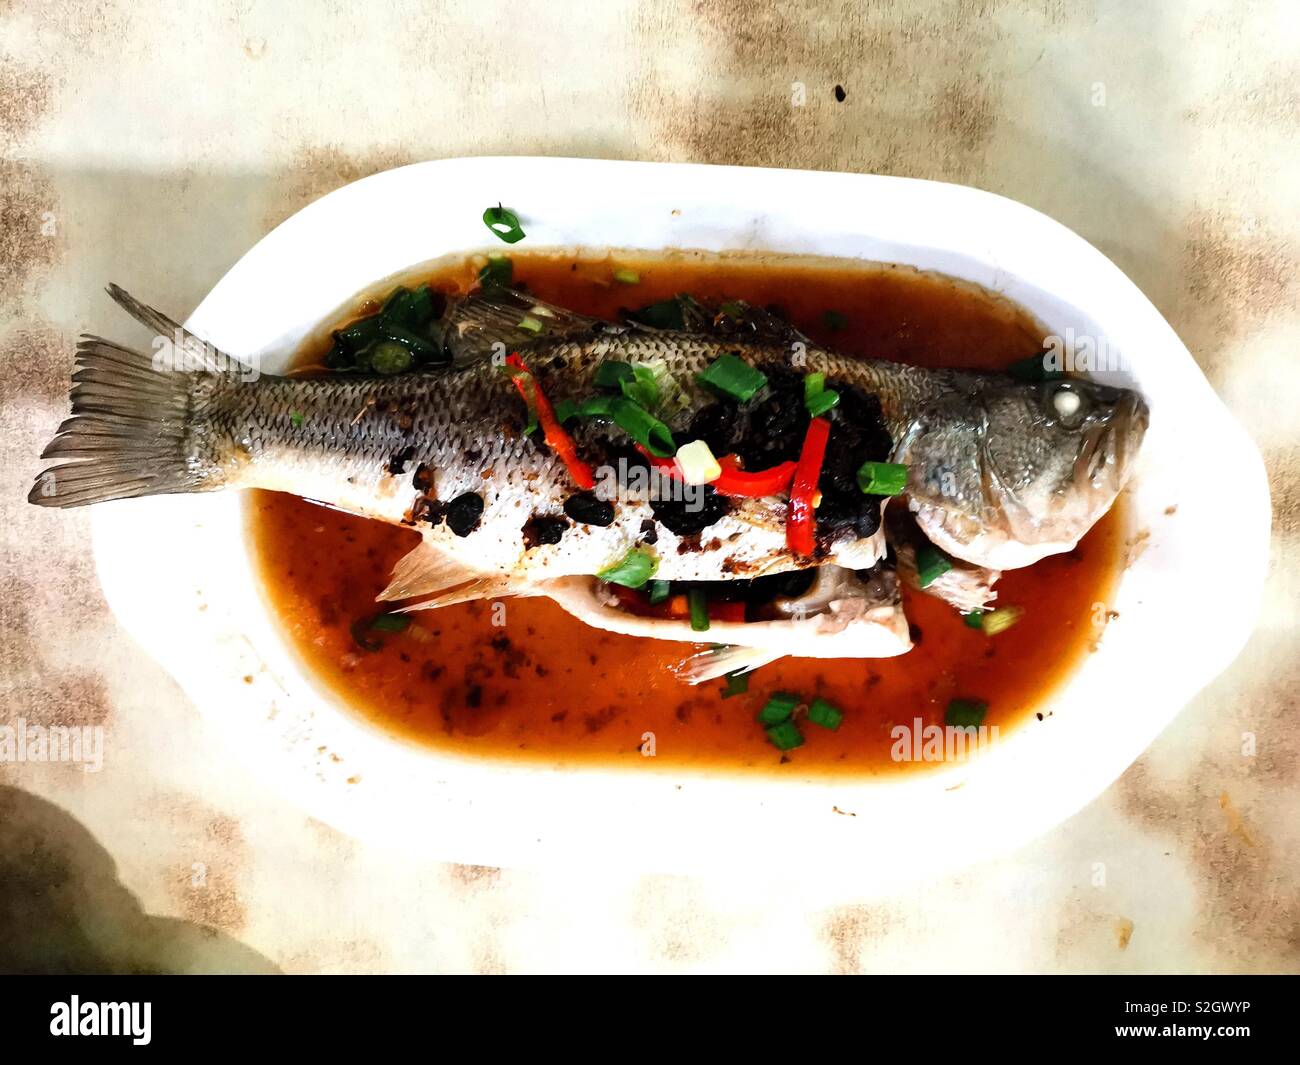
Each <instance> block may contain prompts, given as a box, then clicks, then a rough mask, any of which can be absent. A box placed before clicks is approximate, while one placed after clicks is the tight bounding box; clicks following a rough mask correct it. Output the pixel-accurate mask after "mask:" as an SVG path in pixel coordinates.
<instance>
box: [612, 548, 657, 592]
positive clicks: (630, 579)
mask: <svg viewBox="0 0 1300 1065" xmlns="http://www.w3.org/2000/svg"><path fill="white" fill-rule="evenodd" d="M658 568H659V560H658V559H657V558H655V556H654V555H652V554H650V552H649V551H644V550H642V549H641V548H639V547H634V548H632V550H631V551H629V552H628V553H627V554H626V555H624V556H623V557H622V558H621V559H619V561H617V562H615V563H614V564H613V565H612V566H607V567H606V568H605V569H603V570H600V571H599V572H598V573H597V574H596V576H597V577H599V578H600V579H601V580H602V581H609V582H610V583H611V584H621V585H622V586H623V587H624V588H641V587H643V586H644V585H645V582H646V581H648V580H649V579H650V578H651V577H653V576H654V574H655V570H657V569H658Z"/></svg>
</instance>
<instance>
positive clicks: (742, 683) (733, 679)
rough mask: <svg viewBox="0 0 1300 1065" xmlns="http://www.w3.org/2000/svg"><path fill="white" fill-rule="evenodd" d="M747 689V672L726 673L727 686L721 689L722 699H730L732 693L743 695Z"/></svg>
mask: <svg viewBox="0 0 1300 1065" xmlns="http://www.w3.org/2000/svg"><path fill="white" fill-rule="evenodd" d="M747 691H749V674H748V673H728V674H727V686H726V688H724V689H723V691H722V697H723V698H724V699H730V698H731V697H732V696H733V695H744V694H745V693H746V692H747Z"/></svg>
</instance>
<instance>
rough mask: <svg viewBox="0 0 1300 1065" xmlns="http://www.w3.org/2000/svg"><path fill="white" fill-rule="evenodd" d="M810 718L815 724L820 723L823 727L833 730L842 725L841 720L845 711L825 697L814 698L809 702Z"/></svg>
mask: <svg viewBox="0 0 1300 1065" xmlns="http://www.w3.org/2000/svg"><path fill="white" fill-rule="evenodd" d="M808 720H809V721H811V722H812V723H813V724H814V725H820V726H821V727H822V728H828V729H830V730H831V731H832V732H833V731H835V729H837V728H839V727H840V722H841V721H843V720H844V711H843V710H841V709H840V708H839V707H838V706H836V705H834V704H833V703H828V702H827V701H826V700H825V699H814V700H813V701H812V702H811V703H809V704H808Z"/></svg>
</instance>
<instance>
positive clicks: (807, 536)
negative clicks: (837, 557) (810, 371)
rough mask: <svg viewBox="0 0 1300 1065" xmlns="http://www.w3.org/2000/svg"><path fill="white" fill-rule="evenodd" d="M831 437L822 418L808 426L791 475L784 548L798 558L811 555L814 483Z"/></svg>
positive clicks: (828, 423) (820, 471)
mask: <svg viewBox="0 0 1300 1065" xmlns="http://www.w3.org/2000/svg"><path fill="white" fill-rule="evenodd" d="M830 435H831V423H830V422H828V421H827V420H826V419H825V418H814V419H813V420H812V421H810V422H809V423H808V433H807V435H805V436H804V438H803V450H802V451H800V452H799V465H798V467H797V468H796V469H795V471H794V483H793V484H792V485H791V486H790V514H789V517H788V518H787V519H786V523H785V542H786V546H787V547H789V548H790V550H791V551H793V552H794V553H795V554H797V555H805V556H808V555H811V554H812V553H813V547H814V544H815V541H814V538H813V532H814V527H815V525H816V514H815V513H814V510H813V498H814V496H815V495H816V493H817V481H818V479H819V478H820V477H821V474H822V462H823V461H824V460H825V458H826V441H827V440H828V439H830Z"/></svg>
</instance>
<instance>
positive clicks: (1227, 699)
mask: <svg viewBox="0 0 1300 1065" xmlns="http://www.w3.org/2000/svg"><path fill="white" fill-rule="evenodd" d="M568 6H569V5H559V4H554V5H523V4H509V5H506V4H494V3H488V2H483V0H465V2H452V3H444V4H427V5H416V4H397V5H393V7H394V11H393V12H392V13H388V14H384V15H383V16H382V17H381V16H379V15H378V14H377V13H374V12H372V11H370V10H369V9H365V11H364V13H363V12H362V9H361V8H357V10H356V13H348V12H346V11H345V10H344V5H338V6H337V7H336V6H335V5H320V6H319V9H318V10H316V11H314V12H310V13H309V12H308V11H307V10H306V7H307V5H293V6H292V8H291V6H290V5H287V4H285V5H281V4H273V3H263V2H256V0H238V2H236V0H220V2H218V3H213V4H197V3H183V4H177V3H160V2H158V0H137V2H135V3H125V2H122V3H71V2H66V0H45V2H37V0H2V2H0V40H2V41H3V49H2V50H0V148H2V149H3V161H2V162H0V195H2V196H3V200H2V201H0V240H2V241H3V246H2V247H0V351H3V359H4V374H3V378H2V379H0V381H2V384H0V387H2V388H3V412H2V413H0V418H2V419H3V431H2V432H0V479H2V487H3V491H2V493H0V505H2V506H3V522H2V524H0V541H2V542H3V566H2V567H0V579H2V580H3V589H2V591H0V615H2V621H3V623H2V624H0V693H2V694H0V723H4V722H5V721H13V720H16V719H18V718H24V719H25V720H26V721H27V722H29V723H31V724H40V723H63V724H68V723H85V724H102V725H103V726H104V728H105V734H106V737H107V739H106V743H107V749H106V753H105V759H104V765H103V768H102V770H101V771H100V772H98V773H86V772H84V771H83V770H82V769H81V768H79V767H77V766H73V765H41V764H35V763H22V764H5V763H0V969H14V968H17V969H33V968H35V969H53V970H65V969H74V970H85V969H95V970H99V969H109V970H119V969H157V970H167V971H212V970H222V971H225V970H237V971H239V970H247V971H267V970H282V971H286V972H304V971H317V970H325V971H374V970H399V971H420V970H451V971H476V972H500V971H536V970H587V969H602V970H616V971H622V970H656V971H672V972H681V971H697V970H766V969H775V970H795V971H813V972H818V971H836V972H843V971H891V970H904V971H915V970H957V971H972V970H994V971H1002V970H1012V971H1016V970H1035V971H1043V970H1046V971H1141V970H1156V971H1220V970H1227V971H1247V970H1251V971H1253V970H1262V971H1279V970H1281V971H1296V970H1298V969H1300V818H1297V817H1296V812H1297V805H1298V804H1297V799H1298V798H1300V721H1298V720H1297V719H1296V716H1295V704H1296V695H1295V687H1296V681H1297V676H1298V672H1297V668H1296V651H1297V649H1296V641H1295V628H1296V610H1295V604H1296V599H1297V590H1298V589H1297V580H1298V577H1300V564H1298V559H1300V555H1298V553H1297V537H1298V536H1300V528H1298V526H1297V495H1296V471H1297V465H1298V462H1297V429H1296V425H1297V416H1296V411H1297V409H1300V389H1298V388H1297V382H1298V381H1300V373H1298V372H1297V370H1296V356H1295V351H1294V348H1295V337H1296V336H1297V334H1298V332H1300V330H1298V328H1297V327H1298V326H1300V321H1298V320H1297V319H1298V317H1300V315H1298V314H1297V293H1298V292H1300V281H1298V280H1297V279H1298V278H1300V197H1297V195H1296V190H1297V188H1300V148H1298V145H1300V99H1298V98H1297V92H1298V89H1297V87H1298V86H1300V58H1298V53H1300V9H1297V7H1296V5H1294V4H1292V3H1289V2H1287V0H1272V2H1269V0H1261V2H1257V3H1245V2H1241V3H1213V2H1209V0H1192V2H1185V3H1165V4H1156V3H1138V4H1133V3H1122V2H1119V0H1107V2H1098V0H1092V2H1090V0H1074V2H1067V0H1018V2H1013V0H1007V2H998V0H983V2H980V0H962V2H953V3H938V2H911V3H902V2H898V3H888V2H885V3H879V2H878V3H872V4H851V3H825V4H820V5H809V4H803V3H775V4H773V3H768V2H761V3H760V2H746V0H733V2H720V3H703V2H695V3H690V2H686V0H682V2H680V3H656V2H649V0H646V2H640V3H638V2H629V0H615V2H609V3H604V4H586V5H582V6H581V10H580V17H577V18H572V19H566V18H562V17H560V16H559V15H558V14H550V13H548V12H549V11H555V12H558V11H559V10H560V9H561V8H562V7H568ZM541 8H546V9H547V10H545V11H544V10H540V9H541ZM291 10H292V11H293V12H294V13H293V14H290V13H289V12H290V11H291ZM574 10H575V11H577V10H578V9H577V7H576V6H575V7H574ZM836 85H840V86H842V87H843V89H844V91H845V96H844V99H843V101H842V102H841V101H837V99H836V95H835V93H834V88H835V86H836ZM800 87H802V92H803V94H805V98H804V102H803V105H802V106H796V105H795V104H796V102H797V101H798V100H799V99H800V95H801V90H800ZM498 153H504V154H512V153H531V154H553V155H572V156H595V157H601V158H635V159H651V160H690V161H698V162H719V163H742V164H762V165H768V166H794V167H808V168H816V169H836V170H855V171H872V172H879V173H891V174H901V175H908V176H915V177H926V178H938V179H943V180H948V181H957V182H964V183H969V184H973V185H977V186H979V187H981V188H985V189H989V190H992V191H994V192H999V193H1002V194H1004V195H1007V196H1010V197H1013V198H1015V199H1018V200H1021V201H1023V202H1025V203H1027V204H1030V205H1031V206H1033V207H1036V208H1038V209H1040V210H1042V211H1045V212H1047V213H1048V214H1050V215H1052V216H1053V217H1055V218H1057V219H1059V220H1060V221H1062V222H1063V223H1065V224H1066V225H1068V226H1070V227H1071V228H1073V229H1075V230H1076V231H1078V232H1079V233H1081V234H1082V235H1083V236H1084V237H1086V238H1087V239H1088V240H1090V241H1092V242H1093V243H1095V244H1096V245H1097V246H1098V247H1100V248H1101V249H1102V250H1103V251H1104V252H1106V254H1108V255H1109V256H1110V257H1111V258H1113V259H1114V260H1115V262H1117V263H1118V264H1119V265H1120V266H1121V267H1122V268H1123V269H1124V270H1125V271H1126V272H1127V273H1128V274H1129V275H1130V276H1131V277H1132V278H1133V279H1134V280H1135V281H1136V282H1137V283H1138V285H1139V286H1141V287H1142V289H1143V290H1144V291H1145V292H1146V293H1147V294H1148V295H1149V296H1150V297H1151V299H1152V300H1153V301H1154V302H1155V303H1156V305H1157V306H1158V307H1159V309H1160V310H1161V312H1162V313H1163V314H1164V315H1165V316H1166V317H1167V318H1168V319H1169V321H1170V322H1171V323H1172V324H1173V326H1174V327H1175V329H1177V330H1178V332H1179V333H1180V335H1181V336H1182V337H1183V339H1184V340H1185V341H1186V342H1187V344H1188V346H1189V347H1190V348H1191V350H1192V352H1193V353H1194V355H1195V356H1196V358H1197V360H1198V362H1199V363H1200V365H1201V366H1202V368H1203V369H1204V371H1205V373H1206V374H1207V376H1208V377H1209V378H1210V380H1211V382H1212V383H1213V384H1214V386H1215V388H1216V389H1217V390H1218V392H1219V394H1220V395H1221V396H1223V398H1224V399H1225V401H1226V402H1227V403H1228V405H1229V406H1230V407H1231V408H1232V409H1233V411H1234V412H1235V413H1236V414H1237V416H1238V417H1239V418H1241V419H1242V421H1243V422H1244V423H1245V424H1246V425H1247V426H1249V427H1250V429H1251V431H1252V432H1253V434H1254V436H1255V439H1256V441H1257V442H1258V444H1259V446H1260V448H1261V450H1262V452H1263V454H1264V457H1265V460H1266V462H1267V464H1268V467H1269V474H1270V480H1271V484H1272V491H1273V498H1274V511H1275V518H1274V534H1273V544H1272V550H1273V560H1272V561H1273V568H1272V574H1271V577H1270V580H1269V584H1268V590H1267V594H1266V599H1265V605H1264V610H1263V614H1262V617H1261V619H1260V623H1259V628H1258V630H1257V632H1256V634H1255V636H1254V637H1253V638H1252V640H1251V642H1250V643H1249V645H1248V646H1247V648H1246V649H1245V651H1244V652H1243V653H1242V655H1241V657H1240V658H1239V659H1238V661H1237V662H1236V664H1235V665H1234V666H1233V667H1232V668H1231V669H1230V670H1229V671H1228V672H1227V673H1225V674H1224V675H1223V676H1222V677H1221V678H1219V680H1218V681H1216V682H1215V683H1214V684H1212V685H1211V686H1210V687H1209V688H1208V689H1207V690H1206V691H1204V692H1203V693H1202V694H1201V695H1200V697H1199V698H1197V699H1196V700H1195V701H1194V702H1193V703H1192V704H1191V705H1190V706H1188V707H1187V708H1186V710H1185V711H1184V712H1183V713H1182V715H1181V716H1180V717H1179V718H1178V719H1177V720H1176V722H1175V723H1174V724H1173V725H1171V726H1170V727H1169V728H1168V729H1167V730H1166V731H1165V733H1164V734H1163V735H1162V736H1161V737H1160V738H1159V740H1158V741H1157V742H1156V743H1155V744H1154V745H1153V746H1152V748H1151V749H1150V750H1149V751H1148V752H1147V753H1146V754H1145V755H1144V756H1143V757H1142V758H1141V759H1140V760H1139V761H1138V763H1137V764H1135V765H1134V766H1133V767H1132V768H1131V769H1130V770H1129V771H1128V772H1127V773H1126V774H1125V775H1124V776H1123V778H1122V779H1121V780H1119V781H1118V782H1117V783H1116V784H1115V785H1114V786H1113V787H1111V788H1110V789H1109V790H1108V791H1107V792H1106V793H1105V794H1104V795H1103V796H1102V797H1101V798H1099V799H1098V800H1097V801H1096V802H1094V803H1093V804H1092V805H1091V806H1089V807H1088V808H1086V809H1085V810H1083V811H1082V812H1081V813H1079V814H1078V815H1076V816H1075V817H1073V818H1071V819H1070V820H1069V821H1068V822H1066V823H1065V824H1063V825H1061V826H1059V827H1058V828H1057V829H1056V830H1055V831H1053V832H1051V833H1050V834H1049V835H1047V836H1045V837H1044V838H1042V839H1040V840H1038V841H1037V842H1035V843H1033V844H1031V845H1029V846H1027V847H1025V848H1023V849H1022V850H1020V851H1018V852H1016V853H1014V854H1012V855H1010V856H1007V857H1004V858H1001V859H998V860H996V861H989V862H987V863H985V864H984V865H981V866H979V867H975V868H971V869H968V870H966V871H964V872H962V873H960V874H958V875H954V876H951V877H950V878H947V879H944V880H942V881H939V882H937V883H932V884H928V885H925V886H924V887H923V888H921V889H917V890H914V891H912V892H909V893H908V894H907V895H905V896H902V897H897V898H888V899H872V900H862V899H855V898H844V899H841V900H838V901H836V902H834V903H829V902H828V901H827V900H826V899H825V898H822V897H816V898H813V897H811V896H810V897H809V898H808V899H801V898H800V897H799V896H798V893H797V892H794V893H792V892H791V891H790V890H789V889H788V888H783V889H782V891H781V893H780V895H779V896H777V895H776V894H775V893H774V892H772V891H769V890H767V889H765V888H764V885H762V884H750V885H746V886H745V889H744V890H743V891H738V890H737V887H736V885H734V884H730V883H722V882H715V881H711V880H707V879H696V878H690V877H683V876H649V877H633V876H622V875H612V874H611V875H605V876H602V875H601V874H598V873H597V874H593V873H591V872H590V871H586V870H584V871H582V872H581V873H577V872H573V871H568V872H566V871H552V872H525V871H514V870H508V869H501V870H498V869H491V868H482V867H466V866H456V865H445V864H438V863H436V862H433V861H427V860H422V859H414V858H412V857H410V856H408V855H403V854H401V853H394V852H392V851H389V850H380V849H377V848H374V847H371V846H367V845H365V844H362V843H358V842H356V841H354V840H352V839H349V838H347V837H345V836H342V835H340V834H339V833H337V832H335V831H334V830H332V829H330V828H327V827H325V826H323V825H321V824H319V823H317V822H315V821H313V820H311V819H309V818H306V817H304V815H302V814H301V813H299V812H298V811H297V810H296V809H294V808H293V807H291V806H290V805H288V804H287V803H286V802H285V801H283V800H282V799H281V798H280V797H279V796H278V795H277V794H276V793H275V792H274V791H272V790H268V788H266V787H265V786H264V785H263V784H261V783H260V782H258V781H257V780H255V779H254V778H253V777H252V776H251V775H249V774H248V773H247V772H246V771H245V770H244V769H243V768H242V767H241V763H240V760H239V758H238V757H237V755H236V753H235V752H232V751H230V750H227V749H225V748H224V747H222V746H219V745H218V744H217V742H216V740H215V738H214V737H213V736H212V734H211V732H210V730H209V729H208V728H207V727H206V726H205V723H204V721H203V720H202V719H201V718H200V717H199V716H198V714H197V713H196V711H195V710H194V708H193V706H192V705H191V704H190V703H189V702H188V701H187V700H186V698H185V697H184V696H183V695H182V694H181V692H180V691H179V689H178V688H177V687H176V685H175V684H174V683H173V682H172V681H171V680H170V679H169V678H168V676H167V675H166V674H164V673H163V672H162V671H161V670H160V669H159V668H158V666H157V665H155V663H154V662H153V661H152V660H150V659H149V658H148V657H147V656H146V655H145V654H144V653H143V652H142V651H141V649H140V648H139V647H138V646H137V645H136V644H135V643H134V642H133V641H132V640H131V639H130V638H128V637H127V636H126V635H125V634H124V633H123V632H122V631H121V630H120V629H119V628H118V627H117V626H116V625H115V623H114V620H113V618H112V616H111V615H110V614H109V613H108V611H107V609H106V607H105V604H104V601H103V598H102V596H101V593H100V591H99V587H98V585H97V582H96V578H95V573H94V566H93V563H92V561H91V559H90V558H89V556H88V542H89V540H88V524H87V517H86V515H85V513H84V512H67V513H60V512H52V511H43V510H38V509H37V508H35V507H30V506H28V505H27V504H26V503H25V502H24V496H25V494H26V491H27V488H28V487H29V485H30V483H31V479H32V477H33V475H34V473H35V472H36V471H37V469H38V463H37V460H36V455H37V453H38V451H39V449H40V447H41V445H42V444H43V443H44V441H45V439H46V438H47V437H48V436H49V434H50V432H51V430H52V428H53V427H54V426H55V425H56V424H57V422H58V421H59V420H60V419H61V418H62V417H63V414H64V412H65V410H66V398H65V396H66V392H65V390H66V386H67V376H68V372H69V365H70V361H71V355H70V352H71V346H72V343H73V342H74V338H75V336H76V335H77V334H78V333H80V332H82V331H91V332H105V333H110V334H111V330H113V329H114V328H116V327H118V326H119V325H120V320H119V319H118V317H117V316H116V314H115V311H114V309H113V308H112V306H111V304H110V303H109V301H108V300H107V299H106V298H104V297H103V295H102V287H103V285H104V283H105V282H106V281H108V280H110V279H113V280H117V281H120V282H122V283H123V284H126V285H127V286H128V287H130V288H132V289H134V290H136V291H138V292H142V293H147V294H149V297H150V299H151V301H152V302H155V303H157V304H159V305H161V306H164V307H166V308H170V309H173V313H175V314H177V315H183V314H185V313H187V312H188V310H189V309H191V308H193V307H194V306H195V305H196V304H197V303H198V301H199V299H200V298H201V297H202V296H203V295H204V294H205V293H206V292H207V290H208V289H209V288H210V287H211V285H212V284H213V283H214V282H215V281H216V280H217V279H218V278H219V277H220V276H221V275H222V274H223V273H224V272H225V271H226V269H227V268H228V267H229V266H230V265H231V264H232V263H233V262H234V261H235V259H236V258H238V257H239V255H241V254H242V253H243V252H244V251H245V250H246V249H247V248H248V247H249V246H251V245H252V244H253V243H254V242H255V241H256V240H257V239H258V238H259V237H261V236H262V235H263V234H264V233H266V232H267V231H268V230H269V229H270V228H271V227H272V226H274V225H275V224H276V223H277V222H279V221H281V220H282V219H284V218H285V217H287V216H288V215H289V214H291V213H292V212H293V211H295V210H296V209H298V208H299V207H301V206H302V205H304V204H306V203H308V202H309V201H310V200H312V199H313V198H315V197H317V196H319V195H321V194H322V193H324V192H327V191H329V190H330V189H332V188H335V187H337V186H339V185H341V184H344V183H345V182H348V181H351V180H353V179H355V178H358V177H360V176H362V175H365V174H369V173H371V172H374V171H377V170H381V169H384V168H387V167H390V166H393V165H396V164H400V163H405V162H410V161H414V160H420V159H432V158H440V157H449V156H457V155H471V154H498ZM1205 446H1213V442H1212V441H1188V454H1187V460H1188V461H1189V462H1194V461H1195V458H1196V451H1197V449H1198V448H1200V447H1205ZM1208 487H1209V488H1213V489H1217V490H1222V486H1208ZM1225 496H1226V498H1225V501H1224V502H1225V505H1228V506H1230V505H1231V496H1230V495H1228V494H1226V493H1225ZM1233 566H1234V545H1233V544H1231V543H1225V544H1223V545H1222V553H1221V555H1220V556H1219V557H1217V558H1207V559H1206V560H1205V566H1204V569H1203V570H1202V571H1201V572H1200V573H1197V574H1189V579H1191V580H1198V581H1200V582H1202V583H1203V584H1204V588H1205V623H1206V624H1213V623H1214V618H1215V613H1214V611H1215V588H1216V586H1217V585H1218V584H1219V583H1220V582H1223V581H1231V580H1232V579H1233ZM1116 694H1117V697H1122V694H1123V693H1122V692H1117V693H1116ZM1244 733H1252V734H1253V735H1254V736H1255V742H1256V744H1257V747H1256V751H1255V753H1254V754H1253V755H1250V754H1243V740H1242V737H1243V734H1244ZM941 845H942V841H936V846H941Z"/></svg>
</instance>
